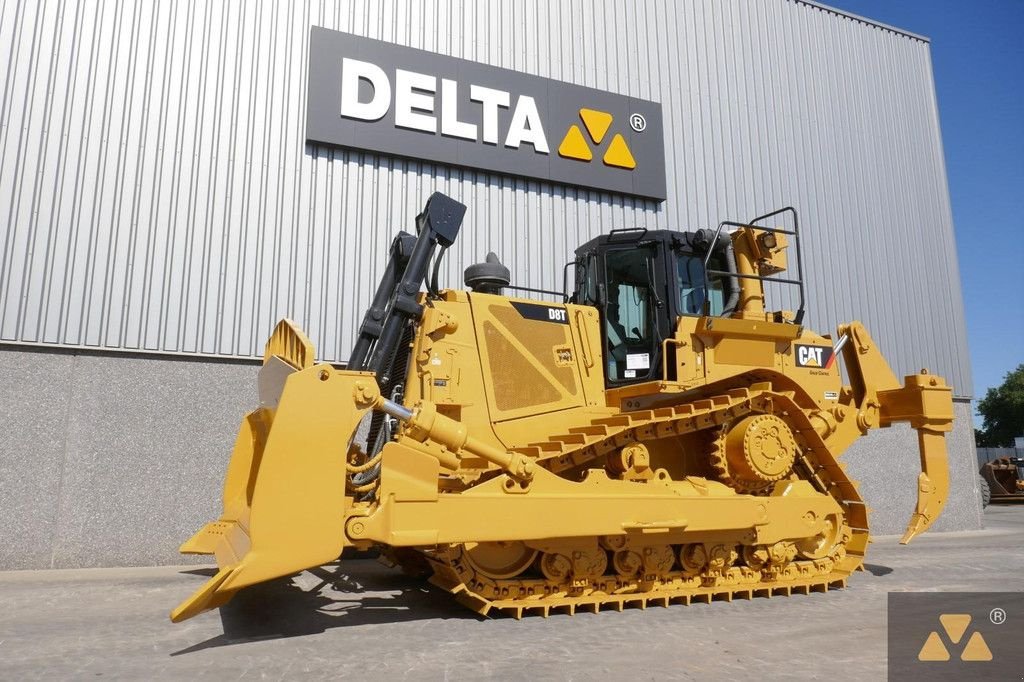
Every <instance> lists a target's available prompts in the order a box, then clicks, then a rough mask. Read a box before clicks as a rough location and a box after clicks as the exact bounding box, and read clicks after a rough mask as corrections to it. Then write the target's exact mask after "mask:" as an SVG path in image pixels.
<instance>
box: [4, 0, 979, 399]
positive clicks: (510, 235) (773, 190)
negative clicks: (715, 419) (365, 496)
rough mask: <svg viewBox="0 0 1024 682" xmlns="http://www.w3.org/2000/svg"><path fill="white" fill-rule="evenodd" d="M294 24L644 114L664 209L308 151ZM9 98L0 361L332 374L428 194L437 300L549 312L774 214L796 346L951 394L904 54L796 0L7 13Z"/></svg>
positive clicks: (944, 288) (960, 324) (931, 113)
mask: <svg viewBox="0 0 1024 682" xmlns="http://www.w3.org/2000/svg"><path fill="white" fill-rule="evenodd" d="M310 25H320V26H325V27H328V28H334V29H338V30H341V31H347V32H351V33H356V34H360V35H366V36H369V37H372V38H379V39H383V40H387V41H392V42H395V43H399V44H403V45H409V46H412V47H417V48H421V49H426V50H432V51H436V52H440V53H444V54H449V55H453V56H456V57H462V58H465V59H471V60H475V61H480V62H485V63H488V64H492V65H496V66H501V67H505V68H510V69H515V70H519V71H523V72H527V73H533V74H538V75H541V76H546V77H549V78H555V79H560V80H565V81H570V82H574V83H578V84H581V85H585V86H589V87H595V88H599V89H604V90H609V91H613V92H618V93H621V94H625V95H631V96H636V97H641V98H645V99H652V100H655V101H660V102H661V103H662V105H663V110H664V114H665V127H666V134H665V135H666V137H665V144H666V161H667V174H668V188H669V189H668V193H669V199H668V201H666V202H665V203H664V204H660V205H659V204H656V203H653V202H647V201H643V200H638V199H630V198H622V197H618V196H611V195H607V194H601V193H597V192H590V191H584V190H578V189H573V188H566V187H562V186H552V185H548V184H541V183H536V182H527V181H525V180H519V179H510V178H505V177H500V176H494V175H489V174H485V173H478V172H471V171H465V170H459V169H452V168H445V167H439V166H435V165H432V164H422V163H417V162H411V161H402V160H394V159H389V158H383V157H374V156H372V155H366V154H360V153H355V152H348V151H342V150H321V149H315V148H311V147H307V146H306V145H305V143H304V137H303V132H304V131H303V127H304V120H305V112H304V102H305V92H304V89H305V86H306V79H305V73H306V44H307V41H308V35H309V27H310ZM0 74H2V78H3V84H2V88H3V90H2V95H3V99H2V102H0V221H3V222H0V225H2V228H3V229H2V232H0V240H2V241H0V341H6V342H13V343H32V344H58V345H65V346H81V347H96V348H113V349H132V350H143V351H156V352H168V353H198V354H208V355H226V356H254V355H259V354H261V351H262V343H263V341H264V339H265V337H266V335H267V334H268V333H269V331H270V329H271V328H272V326H273V324H274V323H275V321H276V320H277V319H278V318H280V317H282V316H289V317H292V318H294V319H296V320H297V321H299V322H300V323H301V324H302V325H303V326H304V327H305V329H306V330H307V331H308V333H309V335H310V337H311V338H313V339H314V340H315V341H316V342H317V343H318V347H319V349H320V355H321V357H323V358H325V359H329V360H343V359H344V358H345V357H346V356H347V354H348V350H349V348H350V346H351V343H352V340H353V336H354V330H355V327H356V325H357V321H358V318H359V315H360V314H361V312H362V309H363V307H364V306H365V305H366V304H367V303H368V301H369V298H370V296H371V293H372V289H373V286H374V284H375V281H376V277H377V276H378V274H379V273H380V271H381V269H382V267H383V263H384V260H385V253H386V248H387V245H388V243H389V241H390V237H391V235H392V233H393V231H394V230H395V229H397V228H403V227H406V228H407V227H409V226H410V224H411V218H412V216H413V215H415V213H416V212H417V210H418V209H419V208H420V206H421V204H422V202H423V200H424V199H425V198H426V197H427V196H428V195H429V193H430V192H431V191H434V190H441V191H444V192H446V193H449V194H451V195H453V196H455V197H457V198H459V199H460V200H461V201H463V202H464V203H466V204H468V205H469V212H468V214H467V218H466V222H465V226H464V228H463V232H462V236H461V238H460V241H459V242H458V243H457V244H456V246H455V247H454V248H453V249H452V250H451V252H450V255H449V258H448V261H447V264H446V267H445V268H444V279H443V281H444V282H446V283H448V284H450V285H461V274H460V273H461V269H462V267H463V266H464V265H468V264H469V263H472V262H475V261H477V260H479V259H480V258H482V256H483V255H484V254H485V253H486V252H487V251H488V250H494V251H496V252H497V253H499V254H500V255H501V256H502V258H503V259H504V260H505V261H506V263H507V264H508V265H509V266H510V267H511V268H512V271H513V273H514V278H515V279H516V281H517V283H521V284H526V285H530V286H535V287H543V288H561V281H562V265H563V264H564V263H565V261H566V260H567V259H568V258H569V257H570V254H571V252H572V250H573V248H574V247H575V246H576V245H577V244H579V243H581V242H583V241H585V240H587V239H589V238H591V237H592V236H594V235H596V234H598V233H600V232H602V231H607V230H609V229H612V228H615V227H623V226H634V225H643V226H647V227H651V228H654V227H670V228H675V229H695V228H698V227H707V226H714V225H715V224H716V223H717V221H718V220H721V219H724V218H740V219H744V218H750V217H752V216H754V215H757V214H759V213H763V212H766V211H768V210H770V209H772V208H775V207H778V206H783V205H789V204H792V205H794V206H796V207H798V208H799V209H800V212H801V213H800V215H801V223H802V225H801V227H802V229H803V232H804V235H805V243H806V248H805V267H806V270H807V277H808V281H809V292H808V293H809V309H808V316H807V321H808V323H809V324H810V325H811V326H812V327H815V328H817V329H819V330H821V331H827V330H829V329H831V328H833V327H834V325H835V324H836V323H837V322H840V321H843V320H846V319H852V318H857V319H861V320H862V321H864V322H865V323H866V324H867V325H868V327H869V329H871V330H872V332H873V334H874V335H875V336H876V338H877V339H878V341H879V342H880V344H881V345H882V347H883V349H884V350H885V351H886V353H887V354H888V356H889V357H890V359H891V362H892V364H893V367H894V369H895V370H896V371H897V373H909V372H914V371H916V370H917V369H918V368H919V367H921V366H928V367H930V368H931V369H933V370H934V371H938V372H941V373H943V374H945V375H946V376H947V377H948V378H949V379H950V380H951V381H952V382H953V383H954V384H955V386H956V388H957V393H958V395H962V396H966V395H970V392H971V389H970V386H971V380H970V368H969V364H968V354H967V340H966V331H965V327H964V321H963V304H962V296H961V291H960V278H959V273H958V269H957V260H956V252H955V244H954V241H953V227H952V217H951V212H950V206H949V196H948V192H947V184H946V175H945V169H944V165H943V154H942V146H941V136H940V131H939V122H938V114H937V109H936V103H935V93H934V87H933V82H932V73H931V62H930V56H929V49H928V44H927V42H925V41H923V40H922V39H920V38H917V37H914V36H909V35H907V34H904V33H901V32H898V31H894V30H891V29H888V28H884V27H880V26H877V25H873V24H870V23H867V22H864V21H861V20H859V19H857V18H854V17H850V16H848V15H844V14H841V13H836V12H832V11H830V10H828V9H827V8H823V7H821V6H819V5H816V4H813V3H810V4H808V3H803V2H797V1H795V0H763V1H758V2H753V1H750V0H694V1H691V2H685V3H678V2H670V1H668V0H663V1H655V0H647V1H644V0H639V1H637V2H634V3H621V2H614V1H611V0H608V1H607V2H590V1H582V0H581V1H577V2H551V3H546V2H530V1H526V0H518V1H511V2H506V1H503V2H491V3H481V2H473V1H467V2H462V3H451V4H449V3H444V2H429V1H425V0H410V1H409V2H395V3H378V2H351V3H350V2H338V3H327V2H294V3H275V2H244V3H243V2H214V1H212V0H211V1H209V2H201V1H194V2H184V1H182V2H153V3H150V2H128V1H125V2H85V1H84V0H83V1H82V2H56V1H54V0H49V1H41V0H21V1H16V0H4V1H3V2H2V4H0ZM582 104H584V103H581V105H582ZM558 134H559V133H558V132H554V133H550V135H551V136H552V137H555V136H556V135H558Z"/></svg>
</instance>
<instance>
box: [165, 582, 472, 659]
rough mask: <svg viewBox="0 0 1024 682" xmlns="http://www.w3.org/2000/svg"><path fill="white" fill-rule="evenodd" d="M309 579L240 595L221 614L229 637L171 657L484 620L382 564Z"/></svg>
mask: <svg viewBox="0 0 1024 682" xmlns="http://www.w3.org/2000/svg"><path fill="white" fill-rule="evenodd" d="M352 564H355V566H354V567H352ZM360 564H364V565H360ZM366 564H368V565H366ZM182 573H183V574H191V575H201V576H204V577H205V576H210V575H213V573H215V570H214V569H192V570H187V571H182ZM308 574H310V575H312V576H314V577H315V578H316V579H317V580H318V582H317V583H316V584H315V585H314V586H312V587H310V586H309V581H306V585H305V586H303V585H299V584H297V582H296V579H295V578H294V577H287V578H279V579H277V580H271V581H268V582H265V583H260V584H258V585H253V586H252V587H248V588H245V589H243V590H241V591H239V592H238V593H237V594H236V595H235V596H234V598H233V599H232V600H231V601H230V602H228V603H227V604H226V605H224V606H222V607H221V608H220V609H219V613H220V618H221V624H222V626H223V628H224V634H221V635H217V636H215V637H211V638H210V639H207V640H205V641H203V642H199V643H197V644H193V645H192V646H189V647H186V648H184V649H181V650H179V651H175V652H172V653H171V654H170V655H171V656H180V655H182V654H190V653H195V652H197V651H202V650H203V649H209V648H211V647H221V646H227V645H231V644H243V643H246V642H253V641H258V640H268V639H281V638H287V637H299V636H303V635H312V634H319V633H322V632H325V631H326V630H329V629H331V628H337V627H353V626H360V625H371V624H378V623H399V622H404V621H415V620H433V619H438V618H444V619H447V618H470V619H479V618H480V616H478V615H476V614H475V613H473V612H472V611H469V610H468V609H466V608H465V607H464V606H461V605H460V604H458V603H457V602H456V601H454V600H453V599H452V597H451V595H449V594H447V593H446V592H444V591H442V590H440V589H438V588H435V587H434V586H432V585H430V584H429V583H427V581H426V580H425V579H422V578H417V577H412V576H408V575H404V574H403V573H401V572H399V571H397V570H394V571H392V570H388V569H386V568H384V567H383V566H380V565H377V564H376V562H346V563H345V564H341V565H331V566H324V567H321V568H317V569H313V570H310V571H308ZM306 577H309V576H306ZM375 593H376V594H375ZM381 593H383V594H381Z"/></svg>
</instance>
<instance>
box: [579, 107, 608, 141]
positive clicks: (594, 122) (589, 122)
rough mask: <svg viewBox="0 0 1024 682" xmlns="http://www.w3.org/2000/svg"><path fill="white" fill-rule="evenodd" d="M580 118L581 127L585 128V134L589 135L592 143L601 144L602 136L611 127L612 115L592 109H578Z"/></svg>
mask: <svg viewBox="0 0 1024 682" xmlns="http://www.w3.org/2000/svg"><path fill="white" fill-rule="evenodd" d="M580 118H582V119H583V125H585V126H586V127H587V132H588V133H590V139H592V140H593V141H594V144H601V140H603V139H604V134H605V133H607V132H608V128H609V127H611V125H612V115H611V114H609V113H605V112H603V111H595V110H594V109H580Z"/></svg>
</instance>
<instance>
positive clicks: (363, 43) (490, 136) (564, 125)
mask: <svg viewBox="0 0 1024 682" xmlns="http://www.w3.org/2000/svg"><path fill="white" fill-rule="evenodd" d="M306 140H307V141H308V142H311V143H314V144H326V145H334V146H339V147H347V148H349V149H361V150H366V151H371V152H378V153H381V154H389V155H394V156H402V157H407V158H412V159H420V160H424V161H429V162H436V163H444V164H450V165H453V166H464V167H466V168H474V169H479V170H483V171H490V172H495V173H504V174H508V175H517V176H522V177H526V178H533V179H537V180H546V181H551V182H559V183H564V184H568V185H576V186H580V187H588V188H592V189H598V190H604V191H607V192H616V193H621V194H630V195H634V196H639V197H644V198H648V199H655V200H658V201H664V199H665V143H664V133H663V128H662V119H661V105H660V104H658V103H657V102H648V101H646V100H642V99H636V98H634V97H625V96H623V95H616V94H613V93H610V92H603V91H601V90H594V89H593V88H584V87H581V86H578V85H573V84H571V83H563V82H561V81H555V80H551V79H549V78H541V77H539V76H530V75H527V74H523V73H519V72H516V71H509V70H508V69H499V68H496V67H493V66H487V65H486V64H480V63H477V62H471V61H467V60H465V59H456V58H454V57H448V56H445V55H439V54H435V53H432V52H425V51H423V50H416V49H413V48H409V47H402V46H401V45H394V44H391V43H385V42H382V41H379V40H372V39H370V38H363V37H361V36H355V35H350V34H348V33H340V32H338V31H331V30H329V29H325V28H321V27H318V26H314V27H313V28H312V29H311V31H310V47H309V88H308V95H307V109H306Z"/></svg>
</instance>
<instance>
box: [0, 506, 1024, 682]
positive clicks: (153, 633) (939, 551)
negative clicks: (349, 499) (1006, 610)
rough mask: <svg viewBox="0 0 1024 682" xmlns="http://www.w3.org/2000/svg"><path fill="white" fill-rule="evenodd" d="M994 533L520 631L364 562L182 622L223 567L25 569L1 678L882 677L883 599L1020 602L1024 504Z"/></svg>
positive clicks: (2, 650)
mask: <svg viewBox="0 0 1024 682" xmlns="http://www.w3.org/2000/svg"><path fill="white" fill-rule="evenodd" d="M985 524H986V530H983V531H973V532H956V533H928V534H925V535H923V536H921V537H919V538H918V539H916V540H915V541H914V543H913V544H912V545H910V546H908V547H902V546H900V545H898V544H897V540H898V538H897V537H895V536H886V537H882V538H879V539H877V540H876V541H875V543H874V544H872V546H871V548H870V550H869V554H868V561H867V568H868V570H867V571H866V572H863V573H858V574H856V575H855V576H853V578H852V579H851V581H850V585H849V587H848V588H847V589H845V590H838V591H836V590H834V591H831V592H828V593H827V594H810V595H806V596H804V595H797V596H793V597H788V598H786V597H777V598H772V599H763V598H761V599H754V600H752V601H738V602H733V603H731V604H730V603H725V602H714V603H712V604H694V605H691V606H672V607H669V608H660V607H659V608H655V607H651V608H648V609H647V610H645V611H641V610H639V609H636V610H627V611H624V612H622V613H615V612H602V613H600V614H598V615H594V614H588V613H583V614H579V615H576V616H574V617H570V616H566V615H552V616H551V617H550V618H548V619H543V618H539V617H534V618H527V619H524V620H522V621H515V620H513V619H510V618H497V619H494V620H485V619H480V618H479V617H477V616H476V615H475V614H473V613H471V612H469V611H467V610H465V609H464V608H463V607H460V606H458V605H457V604H456V603H455V602H454V601H452V600H451V599H450V598H449V597H448V596H447V595H446V594H444V593H441V592H440V591H438V590H436V589H434V588H431V587H429V586H427V585H425V584H424V583H422V582H420V581H418V580H415V579H411V578H407V577H404V576H402V575H401V574H399V573H397V572H394V571H391V570H389V569H386V568H384V567H383V566H380V565H379V564H377V563H376V562H373V561H368V560H353V561H347V562H343V563H342V564H341V565H340V566H338V567H332V568H331V569H330V571H329V572H328V571H326V570H324V571H322V572H321V573H320V575H314V574H312V573H303V574H302V575H300V576H298V577H297V578H295V579H293V580H282V581H278V582H276V583H273V584H270V585H268V586H267V587H263V588H254V589H252V590H250V591H248V592H243V593H241V594H240V595H239V596H238V597H236V598H235V600H234V602H232V604H231V605H230V606H229V607H228V608H226V609H224V610H223V612H222V613H208V614H204V615H202V616H199V617H198V618H194V619H192V620H189V621H187V622H185V623H182V624H179V625H174V624H172V623H170V621H169V620H168V619H167V614H168V612H169V611H170V609H171V608H172V607H173V606H174V605H175V604H176V603H177V602H178V601H180V600H181V599H183V598H184V597H186V596H187V595H188V594H190V593H191V592H192V591H193V590H194V589H196V588H198V587H199V586H200V584H201V583H202V581H203V580H204V579H205V577H206V575H209V574H210V571H209V570H204V569H196V568H195V567H179V568H173V567H160V568H137V569H81V570H62V571H12V572H7V573H0V678H4V679H19V680H24V679H84V678H90V679H96V678H98V677H103V678H107V679H109V678H114V679H186V678H207V679H218V680H219V679H227V678H231V679H260V678H269V679H294V678H300V677H303V678H304V677H309V678H328V677H330V678H338V677H353V678H355V677H359V678H369V679H377V678H383V677H388V678H392V679H394V678H398V679H412V678H414V679H417V680H434V679H476V678H480V677H492V678H502V679H509V678H514V679H519V678H527V677H528V678H532V679H542V680H545V679H558V680H562V679H587V678H590V679H593V678H601V679H605V678H621V677H625V676H629V677H632V678H635V679H663V678H676V679H708V678H712V679H724V678H729V679H743V678H746V679H756V678H758V677H770V678H772V679H775V678H780V677H782V678H794V679H795V678H801V679H811V678H825V677H828V678H835V677H838V678H840V679H850V678H856V679H882V678H884V676H885V671H886V664H885V653H886V593H887V592H890V591H917V590H923V591H1024V573H1022V570H1024V506H1021V505H1017V506H1014V507H1006V506H1004V507H990V508H989V509H988V510H986V513H985ZM199 573H202V574H201V575H200V574H199ZM323 579H327V580H329V581H331V583H333V584H328V586H326V587H324V586H322V582H323ZM318 586H319V587H318Z"/></svg>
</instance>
